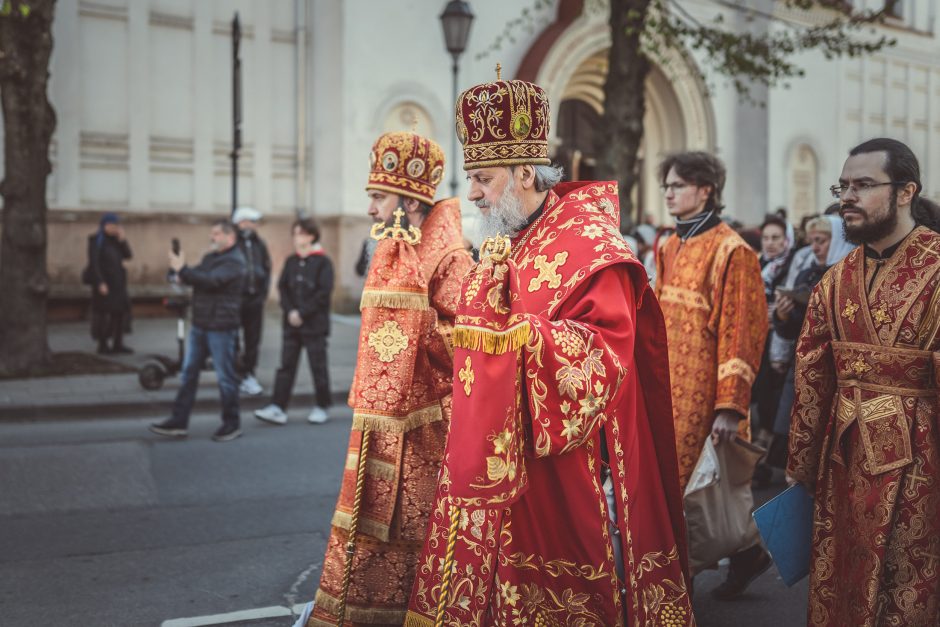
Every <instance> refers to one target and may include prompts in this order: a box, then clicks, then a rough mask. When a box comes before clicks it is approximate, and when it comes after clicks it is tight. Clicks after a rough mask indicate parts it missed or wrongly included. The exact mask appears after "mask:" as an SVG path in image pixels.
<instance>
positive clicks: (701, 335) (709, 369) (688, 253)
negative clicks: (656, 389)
mask: <svg viewBox="0 0 940 627" xmlns="http://www.w3.org/2000/svg"><path fill="white" fill-rule="evenodd" d="M656 277H657V279H656V295H657V296H658V297H659V302H660V304H661V305H662V308H663V316H664V317H665V319H666V335H667V337H668V338H669V367H670V375H671V381H672V409H673V413H674V415H675V424H676V451H677V454H678V456H679V486H680V489H682V490H683V491H684V490H685V486H686V483H688V481H689V477H690V476H691V475H692V470H693V469H694V468H695V464H696V462H698V458H699V456H700V455H701V454H702V447H703V446H705V440H706V438H708V436H709V434H710V433H711V431H712V425H713V423H714V422H715V414H716V413H717V412H718V411H719V410H722V409H730V410H733V411H735V412H737V413H738V414H740V415H741V416H747V415H748V413H749V410H748V407H749V405H750V401H751V384H752V383H754V376H755V373H756V372H757V369H758V368H759V367H760V360H761V355H762V353H763V350H764V340H765V338H766V337H767V302H766V300H765V299H764V282H763V279H761V274H760V263H759V261H758V259H757V255H756V254H754V251H753V250H752V249H751V247H750V246H748V245H747V243H746V242H745V241H744V240H743V239H741V237H740V236H739V235H738V234H737V233H735V232H734V230H733V229H732V228H731V227H730V226H728V225H727V224H725V223H723V222H722V223H720V224H718V225H717V226H715V227H714V228H711V229H709V230H708V231H705V232H704V233H701V234H699V235H695V236H693V237H690V238H689V239H687V240H685V241H682V240H681V239H679V236H678V235H672V236H671V237H670V238H669V239H668V240H667V241H666V244H665V246H664V247H663V250H662V251H661V252H660V255H659V258H658V259H657V268H656ZM741 435H742V436H743V437H745V438H747V439H750V437H749V436H750V432H749V430H748V423H747V421H746V420H745V421H742V424H741Z"/></svg>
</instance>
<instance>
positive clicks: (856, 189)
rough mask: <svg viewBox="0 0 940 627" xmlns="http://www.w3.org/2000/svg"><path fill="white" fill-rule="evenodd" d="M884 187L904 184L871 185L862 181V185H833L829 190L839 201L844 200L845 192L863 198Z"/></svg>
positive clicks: (893, 182)
mask: <svg viewBox="0 0 940 627" xmlns="http://www.w3.org/2000/svg"><path fill="white" fill-rule="evenodd" d="M882 185H903V183H898V182H896V181H885V182H884V183H869V182H868V181H862V182H860V183H852V184H851V185H833V186H832V187H830V188H829V192H830V193H831V194H832V197H833V198H835V199H836V200H838V199H839V198H842V196H843V195H844V194H845V192H848V191H851V192H852V193H853V194H855V195H856V196H863V195H865V194H867V193H868V192H870V191H871V190H873V189H874V188H876V187H881V186H882Z"/></svg>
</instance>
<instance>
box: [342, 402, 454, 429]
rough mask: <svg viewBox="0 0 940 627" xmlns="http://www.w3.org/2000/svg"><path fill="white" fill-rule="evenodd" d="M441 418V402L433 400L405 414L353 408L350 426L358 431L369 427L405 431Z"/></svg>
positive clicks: (442, 416)
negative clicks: (425, 405)
mask: <svg viewBox="0 0 940 627" xmlns="http://www.w3.org/2000/svg"><path fill="white" fill-rule="evenodd" d="M443 418H444V415H443V413H442V412H441V404H440V402H438V401H435V402H434V404H433V405H428V406H427V407H424V408H422V409H418V410H416V411H413V412H411V413H410V414H408V415H407V416H388V415H384V414H376V413H372V412H369V411H365V410H360V409H355V408H354V409H353V423H352V428H353V429H358V430H360V431H365V430H366V429H369V430H371V431H379V432H381V433H407V432H408V431H411V430H412V429H417V428H418V427H423V426H425V425H429V424H431V423H432V422H438V421H440V420H442V419H443Z"/></svg>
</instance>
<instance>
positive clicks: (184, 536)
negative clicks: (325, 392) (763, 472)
mask: <svg viewBox="0 0 940 627" xmlns="http://www.w3.org/2000/svg"><path fill="white" fill-rule="evenodd" d="M332 416H333V420H331V421H330V422H329V423H327V424H325V425H317V426H312V425H309V424H307V423H306V421H305V420H304V417H303V412H300V411H298V412H295V415H294V416H292V418H291V422H290V423H289V424H288V425H287V426H285V427H272V426H269V425H265V424H261V423H258V422H257V421H255V420H254V419H250V418H248V419H246V421H245V422H246V424H245V425H244V428H245V431H246V433H245V436H244V437H242V438H240V439H238V440H235V441H233V442H228V443H222V444H219V443H215V442H212V441H211V440H210V439H209V436H210V435H211V433H212V432H213V430H214V429H215V428H216V427H217V425H218V422H217V421H218V418H217V417H216V415H215V414H201V415H196V416H194V419H193V424H192V426H191V429H190V436H189V439H187V440H185V441H168V440H163V439H158V438H157V436H152V435H151V434H149V433H148V432H147V431H146V425H147V423H148V422H149V420H150V419H143V418H114V417H109V418H107V419H102V420H82V421H61V420H58V421H55V422H28V423H14V424H10V423H7V424H0V625H3V626H4V627H20V626H30V627H32V626H36V625H77V626H81V627H99V626H101V627H105V626H112V625H113V626H120V627H124V626H131V625H147V626H151V627H152V626H160V625H164V627H184V626H185V625H195V624H239V625H256V626H260V625H263V626H270V627H274V626H289V625H291V624H293V619H292V618H291V617H290V615H289V613H290V609H291V608H295V607H296V606H297V605H298V604H300V603H303V602H305V601H308V600H310V599H311V598H312V596H313V593H314V591H315V590H316V586H317V582H318V581H319V577H320V566H321V561H322V558H323V551H324V546H325V542H326V536H327V534H328V532H329V520H330V517H331V515H332V510H333V506H334V504H335V499H336V492H337V490H338V487H339V477H340V470H341V467H342V464H343V459H344V456H345V450H346V441H347V438H348V433H349V426H350V417H351V412H350V411H349V410H348V409H346V408H334V410H333V411H332ZM154 418H159V416H155V417H154ZM768 494H769V493H764V494H761V495H759V498H762V497H763V498H766V496H768ZM723 575H724V573H723V571H720V572H716V573H704V574H702V575H700V576H699V577H698V578H697V579H696V582H695V584H696V593H697V594H696V598H695V611H696V617H697V619H698V624H699V625H701V626H704V627H719V626H720V627H725V626H737V625H742V626H749V627H750V626H763V625H766V626H769V627H777V626H780V627H783V626H793V627H796V626H798V625H802V624H805V618H804V616H805V607H806V584H805V581H804V582H803V583H802V584H800V585H797V586H796V587H794V588H792V589H787V588H786V587H785V586H784V585H783V584H782V583H781V582H780V581H779V579H778V578H777V575H776V573H775V571H774V570H773V569H771V570H770V571H768V572H767V573H766V574H765V575H763V576H762V577H761V578H760V579H759V580H758V581H757V582H755V584H754V585H753V586H752V588H751V589H750V590H749V591H748V593H747V594H746V595H745V596H744V597H743V598H741V599H739V600H738V601H735V602H732V603H718V602H714V601H712V600H711V599H710V597H709V596H708V591H709V590H711V588H713V587H714V586H715V585H717V584H718V583H719V582H720V581H721V579H722V577H723ZM278 608H280V609H279V610H278ZM247 610H255V611H256V614H234V615H233V614H232V613H233V612H243V611H247ZM258 611H260V612H261V614H262V615H265V613H267V614H266V615H267V616H269V618H264V619H254V620H248V619H250V617H251V616H257V615H258V614H257V612H258ZM278 611H280V612H281V616H279V617H274V616H276V613H277V612H278ZM272 612H273V613H272ZM220 615H221V616H220ZM198 617H203V618H198ZM205 617H213V618H205ZM181 619H197V620H190V621H186V620H181ZM200 621H201V622H200Z"/></svg>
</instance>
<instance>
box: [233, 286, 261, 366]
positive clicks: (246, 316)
mask: <svg viewBox="0 0 940 627" xmlns="http://www.w3.org/2000/svg"><path fill="white" fill-rule="evenodd" d="M241 316H242V335H243V337H244V344H243V346H242V347H241V348H242V354H241V360H240V362H239V371H240V372H239V374H240V375H241V376H243V377H244V376H247V375H254V374H255V368H257V367H258V346H259V345H260V344H261V330H262V326H263V324H264V302H263V301H262V302H261V303H245V304H243V305H242V311H241Z"/></svg>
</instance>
